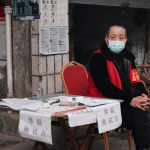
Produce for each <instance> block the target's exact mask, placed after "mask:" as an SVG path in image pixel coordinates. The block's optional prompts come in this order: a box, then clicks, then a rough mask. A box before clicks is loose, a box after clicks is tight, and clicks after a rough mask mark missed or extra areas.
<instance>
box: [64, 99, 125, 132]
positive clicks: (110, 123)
mask: <svg viewBox="0 0 150 150" xmlns="http://www.w3.org/2000/svg"><path fill="white" fill-rule="evenodd" d="M67 115H68V118H69V119H68V122H69V126H70V127H75V126H80V125H86V124H92V123H96V122H97V123H98V128H99V133H103V132H106V131H109V130H113V129H115V128H117V127H119V126H120V125H121V123H122V118H121V111H120V103H119V102H114V103H111V104H107V105H102V106H97V107H87V109H83V110H79V111H74V112H71V113H67Z"/></svg>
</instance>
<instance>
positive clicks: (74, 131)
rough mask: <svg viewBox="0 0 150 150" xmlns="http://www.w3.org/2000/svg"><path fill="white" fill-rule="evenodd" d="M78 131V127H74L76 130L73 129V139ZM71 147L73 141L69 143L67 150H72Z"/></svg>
mask: <svg viewBox="0 0 150 150" xmlns="http://www.w3.org/2000/svg"><path fill="white" fill-rule="evenodd" d="M77 129H78V127H74V128H73V131H72V136H73V137H74V136H75V134H76V131H77ZM71 146H72V142H71V140H70V141H69V144H68V147H67V150H70V149H71Z"/></svg>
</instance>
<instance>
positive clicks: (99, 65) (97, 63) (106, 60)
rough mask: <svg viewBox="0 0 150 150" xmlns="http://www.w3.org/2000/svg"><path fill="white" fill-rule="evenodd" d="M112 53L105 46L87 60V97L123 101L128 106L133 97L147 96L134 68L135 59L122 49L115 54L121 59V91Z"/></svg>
mask: <svg viewBox="0 0 150 150" xmlns="http://www.w3.org/2000/svg"><path fill="white" fill-rule="evenodd" d="M113 55H114V54H113V53H111V52H110V50H109V49H108V47H107V45H106V44H103V45H102V46H101V49H99V50H97V51H95V52H94V53H93V54H92V56H91V57H90V60H89V68H88V85H89V86H88V96H91V97H102V98H106V97H107V98H114V99H123V100H124V104H125V105H129V103H130V102H131V100H132V98H133V97H136V96H140V95H141V94H142V93H144V94H146V95H148V94H147V92H146V90H145V87H144V85H143V83H142V81H141V80H140V78H139V76H138V74H137V71H136V66H135V63H134V60H135V57H134V55H133V54H132V53H131V52H129V51H128V50H126V49H124V50H123V51H122V52H121V54H119V55H118V54H117V55H118V56H120V57H122V59H123V66H124V68H125V71H124V74H125V75H124V78H125V79H124V80H125V84H126V88H128V89H129V90H127V91H128V92H127V91H123V90H122V82H121V79H120V73H119V69H118V68H117V67H116V64H115V60H114V57H113Z"/></svg>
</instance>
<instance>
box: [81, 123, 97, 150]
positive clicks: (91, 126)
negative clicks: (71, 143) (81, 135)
mask: <svg viewBox="0 0 150 150" xmlns="http://www.w3.org/2000/svg"><path fill="white" fill-rule="evenodd" d="M94 125H95V124H90V125H89V127H88V130H87V132H86V135H85V139H84V140H83V142H82V145H81V148H80V150H85V149H86V146H87V145H88V142H89V140H90V137H91V134H92V132H93V129H94Z"/></svg>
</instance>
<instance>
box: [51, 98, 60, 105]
mask: <svg viewBox="0 0 150 150" xmlns="http://www.w3.org/2000/svg"><path fill="white" fill-rule="evenodd" d="M59 102H60V99H59V98H58V100H57V101H54V102H52V103H50V105H53V104H55V103H59Z"/></svg>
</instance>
